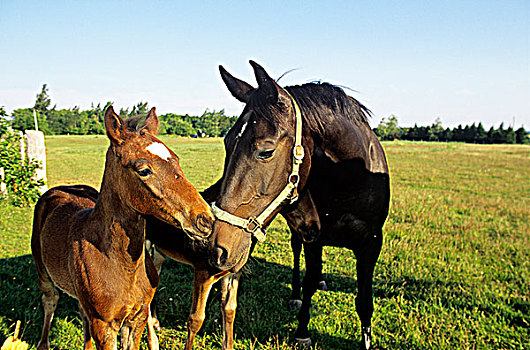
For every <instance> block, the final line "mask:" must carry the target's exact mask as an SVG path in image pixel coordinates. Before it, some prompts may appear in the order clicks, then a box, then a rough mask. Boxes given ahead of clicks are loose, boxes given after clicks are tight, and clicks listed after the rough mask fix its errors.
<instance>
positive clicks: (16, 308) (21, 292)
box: [0, 255, 528, 349]
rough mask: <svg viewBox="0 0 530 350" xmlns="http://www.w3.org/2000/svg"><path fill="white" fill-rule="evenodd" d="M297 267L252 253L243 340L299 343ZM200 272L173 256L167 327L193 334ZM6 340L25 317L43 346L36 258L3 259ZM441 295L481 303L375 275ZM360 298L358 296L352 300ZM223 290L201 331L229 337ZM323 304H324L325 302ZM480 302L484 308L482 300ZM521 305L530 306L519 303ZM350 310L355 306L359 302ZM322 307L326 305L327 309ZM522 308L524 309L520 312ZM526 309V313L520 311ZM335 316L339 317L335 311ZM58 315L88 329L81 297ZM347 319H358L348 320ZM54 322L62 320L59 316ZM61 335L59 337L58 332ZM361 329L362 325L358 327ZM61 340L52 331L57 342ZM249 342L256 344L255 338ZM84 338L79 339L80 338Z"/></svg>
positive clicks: (1, 326) (405, 292)
mask: <svg viewBox="0 0 530 350" xmlns="http://www.w3.org/2000/svg"><path fill="white" fill-rule="evenodd" d="M291 271H292V270H291V266H285V265H280V264H276V263H271V262H267V261H266V260H264V259H255V258H252V259H251V260H250V261H249V263H248V267H246V271H245V273H244V275H243V277H242V279H241V283H240V288H239V295H238V310H237V316H236V324H235V334H236V340H238V341H240V342H241V341H245V343H249V342H250V343H252V342H253V341H254V340H257V341H258V342H259V343H262V344H265V343H269V344H270V343H271V341H272V339H278V340H279V341H280V343H281V342H283V341H287V342H293V335H294V331H295V329H296V325H297V319H296V313H297V312H296V311H293V310H290V309H289V308H288V299H289V296H290V293H291V287H290V282H291ZM324 278H325V279H326V281H327V284H328V287H329V293H333V292H335V291H339V292H344V293H352V294H355V293H356V290H357V288H356V280H355V276H354V275H352V277H351V278H349V277H345V276H342V275H335V274H325V275H324ZM192 280H193V269H192V268H191V267H190V266H187V265H184V264H180V263H177V262H174V261H171V260H168V261H167V262H166V263H165V264H164V267H163V270H162V275H161V279H160V286H159V289H158V292H157V302H158V309H159V318H160V321H161V324H162V327H163V328H165V329H170V330H174V331H178V332H185V331H186V320H187V318H188V313H189V308H190V305H191V294H192ZM0 291H1V292H0V343H2V342H3V341H4V339H5V338H6V337H7V336H9V335H11V334H12V332H13V325H14V324H15V322H16V321H17V320H21V321H22V324H23V326H22V332H23V333H22V339H23V340H25V341H27V342H29V343H30V344H33V345H35V344H36V343H37V342H38V340H39V337H40V333H41V330H42V320H43V312H42V305H41V300H40V299H41V293H40V291H39V290H38V287H37V276H36V272H35V266H34V263H33V258H32V257H31V255H24V256H19V257H15V258H9V259H0ZM433 294H435V295H436V296H439V300H440V301H441V302H442V303H443V305H446V306H448V307H451V308H455V309H466V310H471V309H472V308H473V307H475V306H477V301H476V300H467V299H466V298H463V296H462V295H461V294H459V284H458V283H457V282H442V281H426V280H421V279H415V278H412V277H407V278H405V279H400V280H395V279H391V280H386V281H383V280H378V279H377V276H376V279H375V280H374V295H375V300H374V302H375V303H377V302H378V301H377V299H383V298H384V299H393V298H396V297H398V296H400V297H402V298H404V299H408V300H410V301H419V300H424V301H429V300H431V299H432V296H433ZM352 299H353V298H352ZM219 300H220V291H219V286H218V285H215V286H214V288H213V290H212V293H211V295H210V298H209V300H208V305H207V311H206V312H207V314H206V320H205V322H204V325H203V328H202V330H201V333H200V334H207V335H212V334H215V335H217V336H219V337H220V336H221V326H222V325H221V322H222V321H221V320H222V318H221V312H220V301H219ZM321 302H322V301H320V303H321ZM479 306H480V305H479ZM514 307H515V310H513V311H517V309H518V308H519V309H524V310H528V305H527V304H525V305H515V306H514ZM345 308H351V310H354V308H355V305H354V303H353V302H352V305H349V306H348V305H347V306H345ZM321 309H322V308H321ZM483 310H484V311H488V312H494V313H498V312H499V310H497V309H496V308H495V307H494V306H493V308H492V309H490V307H489V306H488V305H485V306H483ZM519 311H520V310H519ZM517 314H520V312H517ZM503 316H504V317H506V319H507V320H508V321H509V322H513V323H514V324H516V325H519V326H520V324H522V323H524V320H523V319H520V317H519V316H517V315H516V314H514V315H508V314H504V313H503ZM329 317H330V318H333V317H335V316H334V315H332V314H330V315H329ZM55 319H56V320H57V319H68V320H74V321H73V323H74V325H75V326H76V327H77V328H79V329H81V321H80V319H79V314H78V308H77V301H76V300H74V299H73V298H71V297H69V296H67V295H66V294H64V293H61V297H60V300H59V305H58V307H57V310H56V314H55ZM340 322H352V321H346V320H341V321H340ZM54 324H57V323H56V322H55V321H54ZM310 332H311V334H312V338H313V340H314V341H316V342H317V343H318V344H322V348H325V349H351V348H356V347H358V345H359V343H358V339H357V336H355V338H354V339H346V338H343V337H337V336H333V335H330V334H326V333H320V332H317V331H315V330H314V329H310ZM54 333H55V334H54ZM355 334H357V335H358V334H359V330H358V329H357V330H355ZM55 337H57V329H55V330H54V328H52V332H51V339H52V343H53V340H54V338H55ZM247 340H248V341H247ZM80 341H81V339H79V342H80Z"/></svg>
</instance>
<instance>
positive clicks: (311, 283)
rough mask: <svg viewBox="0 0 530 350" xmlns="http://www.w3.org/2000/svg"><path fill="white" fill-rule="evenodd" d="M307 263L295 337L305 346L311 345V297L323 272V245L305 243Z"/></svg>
mask: <svg viewBox="0 0 530 350" xmlns="http://www.w3.org/2000/svg"><path fill="white" fill-rule="evenodd" d="M304 252H305V264H306V275H305V277H304V281H303V290H304V293H303V295H304V296H303V299H302V307H301V308H300V311H299V312H298V328H297V329H296V333H295V338H296V340H297V342H298V344H299V345H300V346H301V347H303V348H306V347H310V346H311V337H310V335H309V330H308V329H307V326H308V325H309V318H310V315H309V312H310V309H311V297H312V296H313V294H315V292H316V290H317V287H318V282H319V279H320V276H321V273H322V245H321V244H319V243H305V244H304Z"/></svg>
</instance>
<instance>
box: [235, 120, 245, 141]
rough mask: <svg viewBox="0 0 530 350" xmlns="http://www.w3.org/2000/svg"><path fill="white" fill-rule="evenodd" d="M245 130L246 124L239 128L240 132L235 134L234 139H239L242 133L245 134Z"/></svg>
mask: <svg viewBox="0 0 530 350" xmlns="http://www.w3.org/2000/svg"><path fill="white" fill-rule="evenodd" d="M246 128H247V123H246V122H245V124H243V127H241V131H239V134H237V136H236V138H240V137H241V136H243V133H244V132H245V129H246Z"/></svg>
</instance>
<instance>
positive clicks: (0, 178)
mask: <svg viewBox="0 0 530 350" xmlns="http://www.w3.org/2000/svg"><path fill="white" fill-rule="evenodd" d="M4 180H5V173H4V168H0V197H1V198H5V197H7V186H6V183H5V182H4Z"/></svg>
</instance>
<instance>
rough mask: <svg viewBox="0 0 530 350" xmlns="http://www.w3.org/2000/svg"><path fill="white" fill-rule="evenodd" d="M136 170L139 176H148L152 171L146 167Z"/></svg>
mask: <svg viewBox="0 0 530 350" xmlns="http://www.w3.org/2000/svg"><path fill="white" fill-rule="evenodd" d="M136 172H137V173H138V175H140V176H141V177H146V176H149V175H151V174H152V173H153V172H152V171H151V170H150V169H147V168H145V169H142V170H137V171H136Z"/></svg>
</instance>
